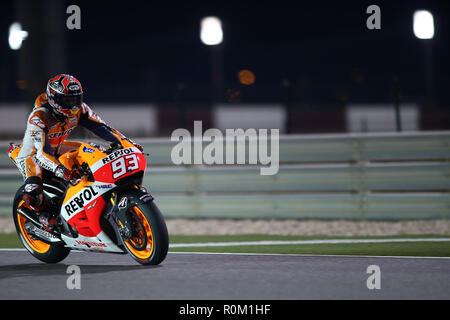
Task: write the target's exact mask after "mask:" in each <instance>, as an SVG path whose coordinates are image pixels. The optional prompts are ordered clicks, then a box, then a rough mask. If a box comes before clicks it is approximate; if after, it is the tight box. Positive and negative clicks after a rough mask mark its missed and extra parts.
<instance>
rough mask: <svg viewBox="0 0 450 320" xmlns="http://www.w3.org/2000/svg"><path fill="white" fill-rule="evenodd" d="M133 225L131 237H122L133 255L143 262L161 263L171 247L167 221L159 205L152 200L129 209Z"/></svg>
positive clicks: (135, 258) (147, 263) (148, 263)
mask: <svg viewBox="0 0 450 320" xmlns="http://www.w3.org/2000/svg"><path fill="white" fill-rule="evenodd" d="M128 214H129V218H130V222H131V225H132V228H133V230H132V232H131V237H129V238H128V239H126V240H125V239H122V240H123V243H124V245H125V249H126V250H127V252H128V253H129V254H130V255H131V257H132V258H133V259H134V260H136V261H138V262H139V263H141V264H146V265H157V264H160V263H161V262H162V261H163V260H164V259H165V258H166V255H167V251H168V249H169V235H168V232H167V227H166V223H165V222H164V218H163V217H162V215H161V212H160V211H159V209H158V207H157V206H156V205H155V204H154V203H153V201H151V202H147V203H145V204H140V205H135V206H132V207H130V208H129V209H128Z"/></svg>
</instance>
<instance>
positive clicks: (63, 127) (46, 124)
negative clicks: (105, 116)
mask: <svg viewBox="0 0 450 320" xmlns="http://www.w3.org/2000/svg"><path fill="white" fill-rule="evenodd" d="M78 125H81V126H82V127H84V128H87V129H88V130H90V131H91V132H93V133H94V134H95V135H97V136H98V137H100V138H102V139H104V140H107V141H110V142H115V143H117V144H118V145H121V142H122V141H123V140H129V139H127V138H126V137H125V136H124V135H123V134H121V133H120V132H119V131H117V130H115V129H113V128H111V127H110V126H108V125H107V124H106V123H105V122H104V121H103V120H102V119H101V118H100V117H99V116H98V115H96V114H95V113H94V112H93V111H92V110H91V108H89V106H88V105H87V104H86V103H83V104H82V105H81V108H79V109H78V110H75V111H74V112H72V114H71V116H69V117H67V118H66V119H65V120H64V121H59V120H57V119H56V118H55V117H53V116H52V113H51V108H50V106H49V104H48V100H47V96H46V94H45V93H42V94H41V95H39V96H38V97H37V99H36V101H35V104H34V108H33V111H32V112H31V114H30V115H29V117H28V121H27V128H26V132H25V136H24V138H23V142H22V145H21V146H11V148H10V149H9V150H8V154H9V157H10V158H11V160H12V161H13V162H14V163H15V164H16V166H17V167H18V168H19V170H20V172H21V173H22V176H23V178H24V180H25V190H24V191H25V196H24V200H25V201H26V202H27V199H26V196H28V197H29V199H28V200H29V201H28V202H29V203H28V204H29V205H31V206H32V207H33V208H34V209H35V210H36V211H39V210H40V209H41V207H42V205H43V203H42V199H43V197H42V169H45V170H48V171H51V172H53V173H54V174H55V175H56V176H57V177H60V178H63V179H65V180H70V179H71V178H74V177H76V174H75V173H74V171H73V170H71V169H72V168H65V167H64V166H63V165H62V164H61V163H60V162H59V160H58V157H59V156H60V155H61V154H63V153H65V152H67V151H70V150H72V149H76V148H77V147H78V146H79V143H77V142H69V141H65V140H66V138H67V136H68V135H69V134H70V133H71V132H72V131H73V130H74V129H75V128H76V127H77V126H78ZM129 141H130V140H129ZM139 147H140V146H139Z"/></svg>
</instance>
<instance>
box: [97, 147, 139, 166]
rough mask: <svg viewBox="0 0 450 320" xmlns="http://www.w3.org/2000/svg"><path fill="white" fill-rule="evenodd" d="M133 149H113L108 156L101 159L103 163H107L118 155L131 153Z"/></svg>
mask: <svg viewBox="0 0 450 320" xmlns="http://www.w3.org/2000/svg"><path fill="white" fill-rule="evenodd" d="M133 152H134V151H133V149H119V150H117V151H114V152H113V153H111V154H110V155H109V156H107V157H105V158H103V159H102V161H103V164H107V163H108V162H110V161H113V160H114V159H117V158H118V157H120V156H122V155H124V154H130V153H133Z"/></svg>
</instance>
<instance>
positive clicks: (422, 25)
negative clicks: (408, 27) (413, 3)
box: [413, 10, 434, 39]
mask: <svg viewBox="0 0 450 320" xmlns="http://www.w3.org/2000/svg"><path fill="white" fill-rule="evenodd" d="M413 30H414V35H415V36H416V37H417V38H419V39H433V37H434V19H433V15H432V14H431V12H429V11H427V10H418V11H416V12H414V16H413Z"/></svg>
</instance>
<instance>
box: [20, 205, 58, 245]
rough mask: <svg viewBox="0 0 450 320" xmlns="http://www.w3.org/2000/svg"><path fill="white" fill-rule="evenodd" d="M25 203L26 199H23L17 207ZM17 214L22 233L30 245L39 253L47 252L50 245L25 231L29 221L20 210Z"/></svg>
mask: <svg viewBox="0 0 450 320" xmlns="http://www.w3.org/2000/svg"><path fill="white" fill-rule="evenodd" d="M23 203H24V201H23V200H22V201H21V202H20V203H19V205H18V206H17V207H18V208H19V207H20V206H21V205H22V204H23ZM16 214H17V221H18V223H19V228H20V233H21V234H22V237H23V239H24V240H25V241H26V243H27V244H28V246H29V247H30V248H31V249H32V250H34V251H36V252H38V253H46V252H47V251H48V250H49V249H50V245H49V244H48V243H45V242H43V241H41V240H36V239H33V238H31V236H30V235H29V234H28V232H26V231H25V222H27V218H25V217H24V216H22V215H21V214H20V213H19V212H17V213H16Z"/></svg>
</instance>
